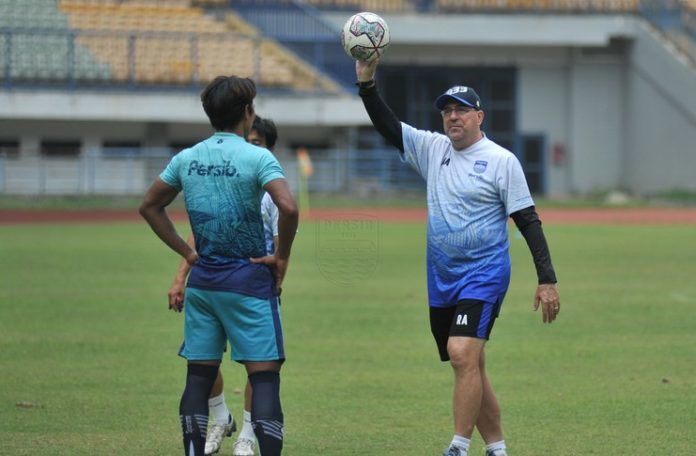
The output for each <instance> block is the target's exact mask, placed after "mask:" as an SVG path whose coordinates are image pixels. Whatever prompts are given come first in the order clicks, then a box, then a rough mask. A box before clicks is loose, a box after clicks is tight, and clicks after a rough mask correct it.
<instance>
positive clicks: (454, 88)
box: [445, 86, 469, 95]
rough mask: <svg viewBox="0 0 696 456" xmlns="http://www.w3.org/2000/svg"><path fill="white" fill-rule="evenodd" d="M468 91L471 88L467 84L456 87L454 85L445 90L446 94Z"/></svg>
mask: <svg viewBox="0 0 696 456" xmlns="http://www.w3.org/2000/svg"><path fill="white" fill-rule="evenodd" d="M468 91H469V88H468V87H465V86H456V87H452V88H451V89H449V90H447V92H445V94H447V95H454V94H457V93H466V92H468Z"/></svg>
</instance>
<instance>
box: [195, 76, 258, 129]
mask: <svg viewBox="0 0 696 456" xmlns="http://www.w3.org/2000/svg"><path fill="white" fill-rule="evenodd" d="M254 97H256V84H254V81H252V80H251V79H249V78H240V77H238V76H218V77H217V78H215V79H214V80H213V82H211V83H210V84H208V86H207V87H206V88H205V89H203V92H202V93H201V102H202V103H203V110H204V111H205V113H206V114H207V115H208V119H210V125H212V126H213V128H214V129H215V130H216V131H222V130H227V129H231V128H234V127H235V126H237V124H239V122H241V121H242V119H243V118H244V109H245V108H246V106H247V105H248V106H253V103H254Z"/></svg>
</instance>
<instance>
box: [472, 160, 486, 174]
mask: <svg viewBox="0 0 696 456" xmlns="http://www.w3.org/2000/svg"><path fill="white" fill-rule="evenodd" d="M487 166H488V162H487V161H484V160H476V163H474V171H476V172H477V173H479V174H481V173H482V172H484V171H485V170H486V167H487Z"/></svg>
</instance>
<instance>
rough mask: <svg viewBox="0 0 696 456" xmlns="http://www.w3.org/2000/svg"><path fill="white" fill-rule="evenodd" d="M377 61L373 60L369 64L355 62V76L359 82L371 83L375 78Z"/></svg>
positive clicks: (359, 61) (360, 61)
mask: <svg viewBox="0 0 696 456" xmlns="http://www.w3.org/2000/svg"><path fill="white" fill-rule="evenodd" d="M378 64H379V59H374V60H373V61H371V62H363V61H362V60H356V61H355V74H356V75H357V77H358V81H359V82H367V81H372V80H373V79H374V78H375V72H376V71H377V65H378Z"/></svg>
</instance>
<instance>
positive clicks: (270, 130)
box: [251, 116, 278, 150]
mask: <svg viewBox="0 0 696 456" xmlns="http://www.w3.org/2000/svg"><path fill="white" fill-rule="evenodd" d="M251 129H252V130H255V131H256V133H258V134H259V136H261V137H262V138H264V139H265V140H266V148H268V149H271V150H272V149H273V147H275V143H276V141H277V140H278V129H277V128H276V125H275V123H274V122H273V121H272V120H271V119H264V118H263V117H259V116H256V118H254V124H253V125H252V126H251Z"/></svg>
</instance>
